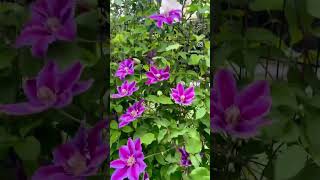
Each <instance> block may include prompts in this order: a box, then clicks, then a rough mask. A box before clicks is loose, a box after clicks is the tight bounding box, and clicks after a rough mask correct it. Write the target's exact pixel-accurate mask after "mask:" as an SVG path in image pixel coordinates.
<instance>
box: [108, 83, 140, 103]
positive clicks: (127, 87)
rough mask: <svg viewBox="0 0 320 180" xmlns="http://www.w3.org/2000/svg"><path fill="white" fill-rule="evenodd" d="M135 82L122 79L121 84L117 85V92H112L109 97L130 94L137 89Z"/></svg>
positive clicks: (120, 96)
mask: <svg viewBox="0 0 320 180" xmlns="http://www.w3.org/2000/svg"><path fill="white" fill-rule="evenodd" d="M136 85H137V83H136V82H135V81H132V82H130V83H129V82H128V81H124V82H123V83H122V85H121V86H118V87H117V90H118V93H117V94H112V95H111V98H114V99H116V98H122V97H125V96H131V95H132V94H133V93H134V92H135V91H137V90H138V89H139V87H136Z"/></svg>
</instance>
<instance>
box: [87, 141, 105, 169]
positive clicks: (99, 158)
mask: <svg viewBox="0 0 320 180" xmlns="http://www.w3.org/2000/svg"><path fill="white" fill-rule="evenodd" d="M108 152H109V148H108V146H107V145H102V146H100V147H98V148H96V150H95V152H94V153H93V154H92V159H91V161H90V164H89V167H99V166H100V165H101V164H102V163H103V161H105V160H106V159H107V156H108Z"/></svg>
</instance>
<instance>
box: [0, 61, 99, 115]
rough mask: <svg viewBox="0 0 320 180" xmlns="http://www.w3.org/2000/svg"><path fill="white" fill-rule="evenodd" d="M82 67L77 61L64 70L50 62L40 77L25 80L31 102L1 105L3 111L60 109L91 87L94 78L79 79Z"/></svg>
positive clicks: (20, 111)
mask: <svg viewBox="0 0 320 180" xmlns="http://www.w3.org/2000/svg"><path fill="white" fill-rule="evenodd" d="M82 70H83V66H82V65H81V64H80V63H79V62H77V63H75V64H73V65H72V66H70V67H69V68H68V69H66V70H65V71H59V69H58V65H57V64H55V63H54V62H53V61H49V62H48V63H47V64H46V65H45V66H44V67H43V69H42V70H41V71H40V72H39V74H38V77H36V78H33V79H29V80H27V81H26V82H25V83H24V87H23V89H24V93H25V95H26V96H27V98H28V102H22V103H16V104H4V105H0V112H4V113H6V114H9V115H29V114H33V113H39V112H41V111H44V110H47V109H49V108H56V109H60V108H63V107H65V106H67V105H69V104H70V103H71V102H72V99H73V96H75V95H78V94H81V93H83V92H85V91H86V90H88V89H89V88H90V86H91V85H92V83H93V80H88V81H79V79H80V75H81V73H82Z"/></svg>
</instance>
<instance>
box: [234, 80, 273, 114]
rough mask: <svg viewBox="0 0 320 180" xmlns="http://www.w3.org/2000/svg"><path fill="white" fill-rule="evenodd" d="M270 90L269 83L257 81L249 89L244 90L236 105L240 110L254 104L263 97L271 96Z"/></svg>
mask: <svg viewBox="0 0 320 180" xmlns="http://www.w3.org/2000/svg"><path fill="white" fill-rule="evenodd" d="M269 95H270V88H269V84H268V82H267V81H257V82H254V83H252V84H250V85H249V86H248V87H247V88H245V89H244V90H242V91H241V92H240V93H239V95H238V96H237V98H236V104H237V105H238V106H239V107H240V109H243V108H245V106H249V105H251V104H253V103H254V102H255V101H256V100H257V99H258V98H260V97H262V96H269Z"/></svg>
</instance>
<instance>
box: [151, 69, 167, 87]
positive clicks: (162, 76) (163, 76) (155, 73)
mask: <svg viewBox="0 0 320 180" xmlns="http://www.w3.org/2000/svg"><path fill="white" fill-rule="evenodd" d="M169 71H170V67H169V66H167V67H166V68H165V69H157V68H156V67H155V66H151V67H150V71H148V72H147V73H146V75H147V78H148V81H147V82H146V84H147V85H150V84H155V83H157V82H160V81H165V80H168V79H169V78H170V73H169Z"/></svg>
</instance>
